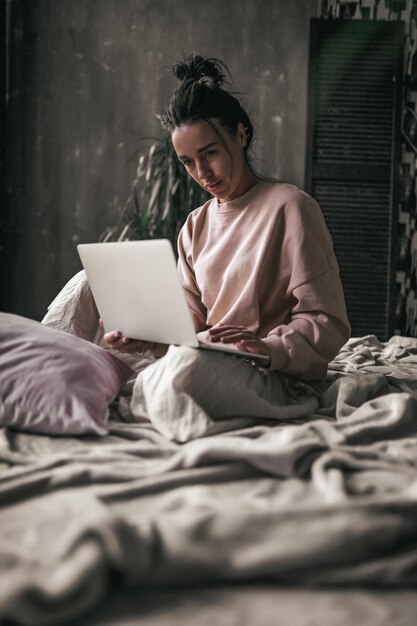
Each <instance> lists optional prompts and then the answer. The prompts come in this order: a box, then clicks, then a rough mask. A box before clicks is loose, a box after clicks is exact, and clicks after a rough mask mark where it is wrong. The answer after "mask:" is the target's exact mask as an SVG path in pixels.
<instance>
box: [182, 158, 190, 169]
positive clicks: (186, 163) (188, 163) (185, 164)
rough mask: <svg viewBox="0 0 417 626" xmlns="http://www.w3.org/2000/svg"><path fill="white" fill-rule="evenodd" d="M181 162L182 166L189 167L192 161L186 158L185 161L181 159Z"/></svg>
mask: <svg viewBox="0 0 417 626" xmlns="http://www.w3.org/2000/svg"><path fill="white" fill-rule="evenodd" d="M181 163H182V164H183V166H184V167H190V165H191V163H192V161H191V160H190V159H187V160H185V161H181Z"/></svg>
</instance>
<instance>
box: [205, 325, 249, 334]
mask: <svg viewBox="0 0 417 626" xmlns="http://www.w3.org/2000/svg"><path fill="white" fill-rule="evenodd" d="M228 330H246V328H245V327H244V326H232V325H231V324H219V325H218V326H213V328H210V329H209V335H210V336H216V335H220V334H221V333H224V332H225V331H228Z"/></svg>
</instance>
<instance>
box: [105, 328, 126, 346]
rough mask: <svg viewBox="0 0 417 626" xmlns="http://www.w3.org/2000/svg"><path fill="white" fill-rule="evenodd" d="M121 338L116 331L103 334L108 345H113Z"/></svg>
mask: <svg viewBox="0 0 417 626" xmlns="http://www.w3.org/2000/svg"><path fill="white" fill-rule="evenodd" d="M121 336H122V333H121V332H120V331H118V330H112V331H110V332H108V333H105V335H104V339H105V341H107V342H108V343H111V344H113V343H114V342H115V341H118V340H119V339H120V338H121Z"/></svg>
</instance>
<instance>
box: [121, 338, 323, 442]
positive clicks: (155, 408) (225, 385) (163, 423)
mask: <svg viewBox="0 0 417 626" xmlns="http://www.w3.org/2000/svg"><path fill="white" fill-rule="evenodd" d="M321 390H322V383H313V384H308V383H304V382H301V381H297V380H295V379H293V378H291V377H289V376H286V375H284V374H280V373H279V372H276V371H273V372H265V371H264V370H260V369H258V368H257V367H255V366H253V365H252V364H251V363H249V362H248V361H247V360H246V359H245V358H243V357H240V356H234V355H230V354H225V353H221V352H214V351H210V350H199V349H195V348H188V347H178V346H170V348H169V350H168V352H167V354H166V355H165V356H164V357H162V358H161V359H158V360H157V361H155V362H154V363H152V364H151V365H149V366H148V367H147V368H146V369H144V370H143V371H142V372H140V374H139V375H138V376H137V378H136V381H135V383H134V385H133V393H132V400H131V405H130V408H131V411H132V413H133V415H134V416H136V417H137V418H145V419H149V420H150V421H151V422H152V424H153V425H154V427H155V428H156V429H157V430H158V431H159V432H160V433H161V434H163V435H164V436H165V437H167V438H168V439H172V440H175V441H178V442H185V441H188V440H190V439H194V438H196V437H200V436H202V435H205V434H210V433H211V432H212V431H213V430H214V432H215V430H216V421H218V420H222V421H223V420H228V419H230V418H238V417H244V416H245V417H252V418H269V419H273V420H274V419H275V420H288V419H292V418H301V417H306V416H308V415H310V414H312V413H314V411H315V410H316V408H317V407H318V397H319V396H320V393H321Z"/></svg>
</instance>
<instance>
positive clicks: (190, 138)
mask: <svg viewBox="0 0 417 626" xmlns="http://www.w3.org/2000/svg"><path fill="white" fill-rule="evenodd" d="M212 125H214V126H215V128H213V126H212ZM219 135H221V131H220V129H219V128H218V126H217V124H216V122H215V121H213V120H210V123H209V122H207V121H205V120H197V121H195V122H191V123H190V124H183V125H182V126H177V128H175V130H173V132H172V135H171V137H172V144H173V146H174V148H175V151H176V152H177V154H179V153H182V152H183V151H184V150H185V149H187V150H188V151H189V150H198V149H200V148H202V147H203V146H205V145H206V144H208V143H211V142H219V141H220V140H221V139H220V137H219Z"/></svg>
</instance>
